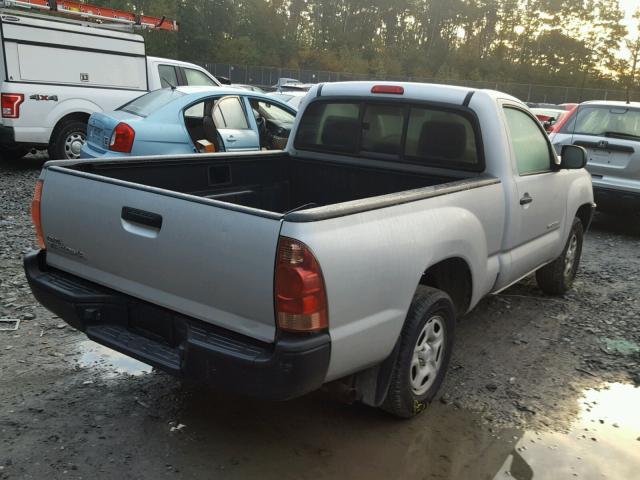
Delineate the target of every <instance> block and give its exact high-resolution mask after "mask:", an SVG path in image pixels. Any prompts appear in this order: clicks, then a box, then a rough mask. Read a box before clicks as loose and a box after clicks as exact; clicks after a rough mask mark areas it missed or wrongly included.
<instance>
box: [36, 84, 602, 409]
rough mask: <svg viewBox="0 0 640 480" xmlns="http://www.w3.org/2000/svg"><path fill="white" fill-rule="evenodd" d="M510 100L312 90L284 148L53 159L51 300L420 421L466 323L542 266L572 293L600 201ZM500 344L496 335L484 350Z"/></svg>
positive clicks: (160, 362)
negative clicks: (334, 388)
mask: <svg viewBox="0 0 640 480" xmlns="http://www.w3.org/2000/svg"><path fill="white" fill-rule="evenodd" d="M561 158H562V160H561V161H560V160H559V158H558V157H557V156H556V153H555V152H554V150H553V148H552V146H551V144H550V142H549V139H548V137H547V135H546V133H545V132H544V130H543V129H542V126H541V125H540V124H539V122H538V121H537V120H536V118H535V117H534V116H533V115H532V114H531V113H530V112H529V111H528V109H527V108H526V106H525V105H523V104H522V103H521V102H520V101H518V100H517V99H515V98H513V97H510V96H508V95H505V94H502V93H499V92H494V91H486V90H469V89H467V88H459V87H451V86H442V85H426V84H412V83H402V84H395V83H393V84H392V83H371V82H354V83H332V84H324V85H318V86H316V87H314V88H312V90H311V91H310V93H309V96H308V97H307V98H306V99H305V101H304V103H303V104H302V106H301V111H300V113H299V115H298V117H297V119H296V124H295V125H294V129H293V131H292V135H291V138H290V140H289V144H288V146H287V149H286V150H285V151H276V152H253V153H246V154H238V153H229V154H212V155H186V156H179V157H138V158H130V159H124V160H117V161H113V160H111V161H109V160H95V161H63V162H49V163H47V164H46V165H45V166H44V169H43V171H42V175H41V177H40V179H39V181H38V184H37V187H36V194H35V196H34V203H33V217H34V223H35V226H36V232H37V235H38V241H39V243H40V247H41V249H40V250H39V251H38V252H33V253H30V254H28V255H26V257H25V260H24V265H25V270H26V274H27V277H28V279H29V283H30V285H31V288H32V290H33V292H34V294H35V296H36V297H37V299H38V300H39V301H40V302H41V303H42V304H43V305H44V306H46V307H47V308H48V309H50V310H51V311H53V312H54V313H55V314H57V315H59V316H60V317H62V318H63V319H64V320H65V321H66V322H68V323H69V324H70V325H72V326H73V327H75V328H77V329H80V330H82V331H83V332H85V333H86V334H87V336H88V337H89V338H90V339H92V340H95V341H96V342H99V343H101V344H103V345H106V346H108V347H111V348H113V349H115V350H118V351H120V352H123V353H125V354H128V355H130V356H132V357H135V358H137V359H139V360H142V361H144V362H147V363H149V364H151V365H154V366H156V367H158V368H160V369H162V370H165V371H167V372H170V373H172V374H176V375H184V376H187V377H192V378H197V379H200V380H203V381H206V382H210V383H211V384H214V385H217V386H220V387H222V388H226V389H230V390H234V391H237V392H241V393H244V394H249V395H254V396H257V397H261V398H267V399H288V398H292V397H296V396H299V395H303V394H305V393H307V392H310V391H312V390H314V389H317V388H319V387H321V386H322V385H324V384H328V383H330V382H336V383H335V384H337V385H339V386H340V387H341V388H347V389H348V391H349V393H351V394H354V396H355V398H357V399H358V400H360V401H362V402H364V403H366V404H368V405H373V406H380V407H382V408H384V409H385V410H387V411H389V412H391V413H393V414H395V415H397V416H400V417H410V416H412V415H415V414H417V413H419V412H420V411H422V410H423V409H424V408H425V407H426V406H427V405H428V404H429V402H431V401H432V400H433V398H434V396H435V395H436V392H437V390H438V388H439V386H440V384H441V383H442V380H443V377H444V375H445V372H446V369H447V364H448V362H449V359H450V356H451V351H452V347H453V339H454V330H455V325H456V318H458V317H460V316H462V315H464V314H465V313H466V312H468V311H470V310H471V309H472V308H473V307H474V306H475V305H477V303H478V302H479V301H480V300H481V299H482V298H483V297H484V296H486V295H488V294H491V293H495V292H499V291H500V290H503V289H504V288H506V287H508V286H509V285H511V284H513V283H515V282H517V281H518V280H520V279H521V278H523V277H525V276H527V275H529V274H530V273H532V272H536V277H537V280H538V284H539V285H540V288H541V289H542V290H543V291H545V292H548V293H552V294H562V293H563V292H565V291H566V290H567V289H568V288H570V286H571V283H572V281H573V279H574V276H575V274H576V270H577V268H578V262H579V259H580V253H581V248H582V239H583V234H584V232H585V230H586V229H587V227H588V226H589V223H590V221H591V217H592V212H593V208H594V205H593V193H592V188H591V179H590V176H589V174H588V173H587V172H586V171H585V170H584V169H583V167H584V165H585V161H586V154H585V151H584V149H583V148H581V147H578V146H574V145H568V146H565V147H564V149H563V151H562V157H561ZM487 341H491V339H487Z"/></svg>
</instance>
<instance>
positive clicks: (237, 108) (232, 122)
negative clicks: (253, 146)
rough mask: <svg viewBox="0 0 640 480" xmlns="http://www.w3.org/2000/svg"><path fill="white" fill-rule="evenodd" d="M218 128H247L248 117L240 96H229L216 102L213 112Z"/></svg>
mask: <svg viewBox="0 0 640 480" xmlns="http://www.w3.org/2000/svg"><path fill="white" fill-rule="evenodd" d="M212 116H213V121H214V123H215V125H216V128H234V129H241V130H244V129H247V128H249V125H248V123H247V117H246V115H245V113H244V109H243V108H242V104H241V103H240V99H239V98H238V97H227V98H223V99H222V100H220V101H219V102H218V103H216V106H215V107H214V108H213V112H212Z"/></svg>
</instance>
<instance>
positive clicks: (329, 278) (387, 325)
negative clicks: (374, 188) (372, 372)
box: [281, 183, 505, 381]
mask: <svg viewBox="0 0 640 480" xmlns="http://www.w3.org/2000/svg"><path fill="white" fill-rule="evenodd" d="M503 198H504V192H503V187H502V185H501V184H500V183H497V184H494V185H489V186H484V187H480V188H476V189H472V190H467V191H462V192H457V193H451V194H448V195H443V196H440V197H434V198H429V199H424V200H419V201H415V202H411V203H406V204H401V205H396V206H392V207H387V208H381V209H377V210H370V211H366V212H362V213H357V214H353V215H347V216H343V217H338V218H332V219H328V220H323V221H317V222H310V223H293V222H286V221H285V222H284V223H283V227H282V231H281V234H282V235H285V236H290V237H293V238H297V239H300V240H301V241H303V242H304V243H306V244H307V245H308V246H309V247H310V248H311V250H312V251H313V252H314V254H315V255H316V257H317V259H318V261H319V263H320V265H321V268H322V272H323V276H324V280H325V285H326V288H327V296H328V302H329V324H330V334H331V341H332V347H331V362H330V366H329V371H328V373H327V379H326V380H327V381H330V380H334V379H337V378H340V377H342V376H344V375H348V374H350V373H353V372H356V371H359V370H362V369H364V368H366V367H368V366H371V365H374V364H376V363H378V362H380V361H382V360H383V359H384V358H386V357H387V356H388V355H389V354H390V353H391V351H392V349H393V347H394V345H395V342H396V340H397V338H398V335H399V334H400V331H401V329H402V326H403V324H404V320H405V317H406V314H407V311H408V309H409V305H410V304H411V300H412V298H413V295H414V293H415V290H416V287H417V286H418V284H419V281H420V278H421V276H422V274H423V272H424V271H425V270H426V269H427V268H428V267H429V266H431V265H434V264H436V263H438V262H439V261H441V260H445V259H447V258H451V257H460V258H462V259H464V260H465V261H466V262H467V264H468V265H469V268H470V270H471V274H472V281H473V296H472V301H471V306H473V305H475V304H476V303H477V302H478V301H479V300H480V298H482V296H484V295H485V294H486V293H488V292H489V291H490V290H491V288H492V286H493V284H494V282H495V279H496V276H497V273H498V259H497V254H498V253H499V250H500V243H501V240H502V231H503V224H504V215H505V212H504V201H503Z"/></svg>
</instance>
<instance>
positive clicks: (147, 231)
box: [41, 166, 281, 342]
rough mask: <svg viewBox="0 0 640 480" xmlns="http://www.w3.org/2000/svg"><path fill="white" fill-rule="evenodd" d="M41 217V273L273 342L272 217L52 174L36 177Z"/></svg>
mask: <svg viewBox="0 0 640 480" xmlns="http://www.w3.org/2000/svg"><path fill="white" fill-rule="evenodd" d="M41 213H42V227H43V231H44V235H45V238H46V244H47V264H49V265H50V266H52V267H55V268H58V269H60V270H63V271H66V272H69V273H72V274H74V275H77V276H79V277H81V278H84V279H87V280H90V281H93V282H95V283H98V284H100V285H104V286H106V287H109V288H112V289H114V290H117V291H120V292H122V293H125V294H128V295H131V296H134V297H137V298H140V299H142V300H146V301H148V302H152V303H154V304H157V305H160V306H163V307H166V308H169V309H171V310H175V311H177V312H180V313H183V314H185V315H189V316H192V317H195V318H198V319H201V320H204V321H206V322H209V323H212V324H215V325H218V326H220V327H223V328H227V329H229V330H232V331H235V332H238V333H241V334H244V335H248V336H250V337H253V338H255V339H259V340H262V341H268V342H272V341H273V340H274V337H275V318H274V303H273V278H274V263H275V257H276V249H277V243H278V236H279V232H280V225H281V222H280V219H279V217H278V216H277V215H275V214H271V215H269V214H268V212H264V213H265V215H264V216H261V215H255V214H251V213H247V212H245V211H242V210H241V209H237V208H233V206H232V205H229V204H224V203H222V202H217V201H214V200H208V199H204V198H199V197H193V196H190V195H185V194H180V193H174V192H168V191H165V190H160V189H156V188H153V187H145V186H142V185H138V184H131V183H127V182H122V181H120V180H114V179H110V178H106V177H100V176H98V175H94V174H89V173H83V172H76V171H73V170H70V169H67V168H64V167H61V166H51V167H48V168H46V170H45V175H44V186H43V193H42V206H41Z"/></svg>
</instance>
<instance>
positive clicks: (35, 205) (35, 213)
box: [31, 180, 47, 250]
mask: <svg viewBox="0 0 640 480" xmlns="http://www.w3.org/2000/svg"><path fill="white" fill-rule="evenodd" d="M43 185H44V182H43V181H42V180H38V181H37V182H36V189H35V191H34V192H33V201H32V202H31V219H32V221H33V226H34V227H35V229H36V238H37V239H38V246H39V247H40V248H41V249H43V250H44V249H46V248H47V246H46V245H45V243H44V234H43V233H42V217H41V216H40V204H41V200H42V186H43Z"/></svg>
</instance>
